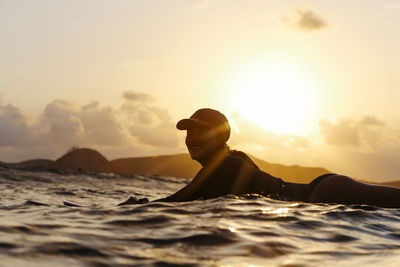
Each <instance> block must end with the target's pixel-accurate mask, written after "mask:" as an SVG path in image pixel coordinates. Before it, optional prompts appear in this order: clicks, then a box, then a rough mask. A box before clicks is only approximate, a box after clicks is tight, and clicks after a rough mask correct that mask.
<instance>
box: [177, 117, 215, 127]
mask: <svg viewBox="0 0 400 267" xmlns="http://www.w3.org/2000/svg"><path fill="white" fill-rule="evenodd" d="M199 125H200V126H203V127H210V126H209V125H207V124H205V123H204V122H201V121H198V120H195V119H183V120H180V121H178V123H177V124H176V128H178V129H179V130H187V129H190V128H192V127H195V126H199Z"/></svg>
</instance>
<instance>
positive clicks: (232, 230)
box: [228, 226, 236, 233]
mask: <svg viewBox="0 0 400 267" xmlns="http://www.w3.org/2000/svg"><path fill="white" fill-rule="evenodd" d="M228 230H229V231H231V232H232V233H234V232H236V229H235V228H234V227H232V226H229V227H228Z"/></svg>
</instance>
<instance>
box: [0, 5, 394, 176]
mask: <svg viewBox="0 0 400 267" xmlns="http://www.w3.org/2000/svg"><path fill="white" fill-rule="evenodd" d="M399 25H400V1H399V0H382V1H376V0H375V1H372V0H353V1H345V0H337V1H321V0H315V1H312V0H309V1H289V0H281V1H272V0H270V1H266V0H264V1H261V0H260V1H257V0H252V1H244V0H243V1H241V0H235V1H231V0H208V1H206V0H180V1H178V0H177V1H174V0H171V1H164V0H147V1H134V0H132V1H127V0H113V1H103V0H84V1H77V0H47V1H45V0H38V1H28V0H26V1H24V0H19V1H8V0H0V161H4V162H18V161H23V160H27V159H31V158H51V159H57V158H58V157H60V156H61V155H62V154H64V153H65V152H66V151H68V149H70V148H71V147H90V148H94V149H97V150H99V151H100V152H101V153H102V154H104V155H105V156H106V157H107V158H108V159H110V160H111V159H115V158H120V157H130V156H149V155H160V154H174V153H183V152H186V148H185V146H184V137H185V133H184V132H180V131H178V130H176V128H175V125H176V122H177V121H178V120H179V119H181V118H186V117H189V116H190V115H191V114H192V113H193V112H194V111H195V110H197V109H198V108H202V107H210V108H214V109H218V110H220V111H221V112H223V113H224V114H225V115H226V116H227V117H228V119H229V121H230V123H231V125H232V135H231V139H230V141H229V143H228V144H229V145H230V146H231V147H232V148H235V149H240V150H242V151H244V152H246V153H249V154H252V155H254V156H256V157H258V158H261V159H263V160H266V161H268V162H272V163H281V164H287V165H301V166H319V167H324V168H327V169H328V170H330V171H332V172H336V173H341V174H345V175H348V176H351V177H354V178H358V179H363V180H369V181H376V182H382V181H390V180H397V179H400V164H398V159H399V156H400V114H399V112H398V102H399V99H400V75H399V74H400V73H399V68H398V64H399V62H400V52H399V47H400V30H399V27H398V26H399Z"/></svg>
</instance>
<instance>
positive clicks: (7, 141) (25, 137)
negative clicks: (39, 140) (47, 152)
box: [0, 102, 33, 147]
mask: <svg viewBox="0 0 400 267" xmlns="http://www.w3.org/2000/svg"><path fill="white" fill-rule="evenodd" d="M0 129H1V130H0V147H1V146H23V145H27V144H29V143H31V142H32V139H33V136H32V134H31V132H30V130H29V126H28V122H27V119H26V118H25V116H24V115H23V114H22V113H21V111H20V110H19V109H18V108H16V107H14V106H13V105H11V104H8V105H5V106H4V105H2V104H1V102H0Z"/></svg>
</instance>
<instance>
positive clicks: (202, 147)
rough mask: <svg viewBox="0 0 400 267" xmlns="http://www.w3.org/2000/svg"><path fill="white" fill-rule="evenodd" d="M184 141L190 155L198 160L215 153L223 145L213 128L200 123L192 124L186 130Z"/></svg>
mask: <svg viewBox="0 0 400 267" xmlns="http://www.w3.org/2000/svg"><path fill="white" fill-rule="evenodd" d="M185 143H186V146H187V148H188V150H189V154H190V157H191V158H192V159H194V160H197V161H200V162H202V161H205V160H207V159H209V158H210V157H212V156H213V155H215V153H216V152H218V151H219V150H220V149H221V148H223V147H224V145H225V142H224V141H222V140H221V138H220V137H219V136H218V133H217V131H216V130H215V129H212V128H207V127H204V126H201V125H194V126H192V127H191V128H190V129H188V130H187V134H186V140H185Z"/></svg>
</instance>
